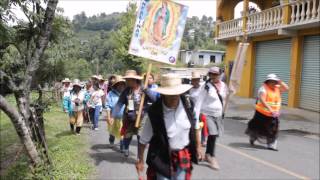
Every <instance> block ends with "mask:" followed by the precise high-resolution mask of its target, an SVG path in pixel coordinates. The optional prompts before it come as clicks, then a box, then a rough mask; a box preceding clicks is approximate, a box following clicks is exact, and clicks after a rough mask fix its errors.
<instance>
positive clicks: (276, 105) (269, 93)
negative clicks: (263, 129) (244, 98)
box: [256, 84, 281, 117]
mask: <svg viewBox="0 0 320 180" xmlns="http://www.w3.org/2000/svg"><path fill="white" fill-rule="evenodd" d="M263 87H264V88H265V90H266V97H265V99H264V101H265V102H266V103H267V104H268V105H269V106H270V107H271V109H272V110H273V111H275V112H279V111H280V107H281V93H280V89H279V88H275V90H272V89H270V88H269V87H268V86H267V85H266V84H264V85H263ZM256 110H257V111H258V112H260V113H261V114H264V115H266V116H270V117H271V116H272V113H271V112H270V111H269V110H268V109H267V108H266V107H265V106H264V105H263V104H262V103H261V101H260V100H258V103H257V104H256Z"/></svg>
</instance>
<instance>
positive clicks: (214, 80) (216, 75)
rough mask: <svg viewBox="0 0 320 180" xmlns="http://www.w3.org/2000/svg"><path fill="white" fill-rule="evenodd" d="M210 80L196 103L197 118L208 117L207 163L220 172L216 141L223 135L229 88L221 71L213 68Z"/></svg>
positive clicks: (210, 72)
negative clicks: (221, 76) (224, 113)
mask: <svg viewBox="0 0 320 180" xmlns="http://www.w3.org/2000/svg"><path fill="white" fill-rule="evenodd" d="M208 76H209V80H207V81H206V83H205V84H204V86H202V88H201V92H200V95H199V98H198V100H197V103H196V107H195V109H196V117H197V118H199V115H200V113H202V114H204V115H205V117H206V122H207V126H208V131H209V136H208V140H207V147H206V156H205V158H206V161H207V162H208V163H209V166H210V167H211V168H212V169H215V170H218V169H219V164H218V161H217V160H216V156H215V147H216V139H217V138H218V137H219V136H221V135H222V133H223V129H224V127H223V117H222V116H223V115H222V113H223V105H224V99H225V97H226V95H227V92H228V90H227V89H228V88H227V86H226V84H225V83H224V82H222V81H221V80H220V69H219V68H218V67H211V68H210V69H209V72H208Z"/></svg>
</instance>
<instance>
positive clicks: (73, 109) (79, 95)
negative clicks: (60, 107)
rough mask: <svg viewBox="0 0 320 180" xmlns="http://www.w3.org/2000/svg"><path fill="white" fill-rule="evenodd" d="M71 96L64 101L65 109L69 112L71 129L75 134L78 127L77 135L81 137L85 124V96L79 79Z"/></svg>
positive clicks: (74, 84)
mask: <svg viewBox="0 0 320 180" xmlns="http://www.w3.org/2000/svg"><path fill="white" fill-rule="evenodd" d="M72 86H73V88H72V91H71V92H70V96H69V97H68V98H67V99H66V101H64V107H65V109H67V110H68V113H69V117H70V129H71V131H72V132H73V131H74V128H75V126H76V134H77V135H80V130H81V127H82V124H83V110H84V103H85V97H84V96H85V95H84V92H83V91H82V90H81V88H82V86H81V84H80V80H79V79H75V80H74V82H73V84H72Z"/></svg>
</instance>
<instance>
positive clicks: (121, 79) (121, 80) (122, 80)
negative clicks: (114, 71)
mask: <svg viewBox="0 0 320 180" xmlns="http://www.w3.org/2000/svg"><path fill="white" fill-rule="evenodd" d="M115 77H116V78H115V81H114V82H113V83H112V85H111V86H114V85H116V84H118V83H120V82H123V83H125V82H126V81H125V80H124V79H123V78H122V76H115Z"/></svg>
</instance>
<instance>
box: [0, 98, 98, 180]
mask: <svg viewBox="0 0 320 180" xmlns="http://www.w3.org/2000/svg"><path fill="white" fill-rule="evenodd" d="M8 101H10V102H11V103H14V98H12V97H9V98H8ZM44 117H45V130H46V138H47V143H48V146H49V155H50V157H51V159H52V162H53V167H52V168H51V169H50V170H49V171H41V170H40V171H39V172H38V173H37V174H32V173H31V171H30V168H29V164H28V161H29V160H28V157H27V156H26V154H25V152H24V151H22V153H21V155H20V156H17V152H18V151H19V150H21V149H22V145H21V143H20V140H19V138H18V136H17V134H16V131H15V130H14V127H13V125H12V123H11V122H10V120H9V118H8V117H7V116H6V115H5V114H4V113H3V112H0V149H1V151H0V152H1V153H0V157H1V159H0V161H1V169H2V170H1V176H0V179H26V178H37V179H48V178H49V177H50V179H87V178H89V176H90V175H91V172H92V171H93V162H92V161H91V159H90V157H89V156H88V154H87V149H89V143H88V136H87V133H86V132H87V131H88V130H87V129H86V128H83V130H82V131H83V133H82V134H81V136H75V135H74V134H72V133H71V132H70V130H69V124H68V118H67V115H66V114H65V113H63V112H62V111H61V107H59V106H58V105H55V106H52V107H50V111H49V112H46V113H45V115H44ZM3 168H5V170H4V169H3Z"/></svg>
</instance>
